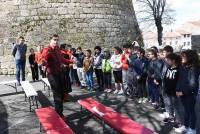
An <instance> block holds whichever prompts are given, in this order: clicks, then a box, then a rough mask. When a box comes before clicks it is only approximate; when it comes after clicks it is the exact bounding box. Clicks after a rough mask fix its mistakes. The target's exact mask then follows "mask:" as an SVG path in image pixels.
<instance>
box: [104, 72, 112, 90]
mask: <svg viewBox="0 0 200 134" xmlns="http://www.w3.org/2000/svg"><path fill="white" fill-rule="evenodd" d="M103 80H104V88H106V89H111V88H112V74H111V73H103Z"/></svg>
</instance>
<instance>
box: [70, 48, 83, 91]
mask: <svg viewBox="0 0 200 134" xmlns="http://www.w3.org/2000/svg"><path fill="white" fill-rule="evenodd" d="M71 53H72V56H71V60H72V61H73V64H72V65H71V76H72V83H73V84H76V86H77V87H79V86H80V85H81V83H80V81H79V78H78V74H77V54H76V49H75V48H71Z"/></svg>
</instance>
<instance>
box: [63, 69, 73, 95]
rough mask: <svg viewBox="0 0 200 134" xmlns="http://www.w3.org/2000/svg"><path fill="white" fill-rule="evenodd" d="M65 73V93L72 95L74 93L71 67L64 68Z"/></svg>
mask: <svg viewBox="0 0 200 134" xmlns="http://www.w3.org/2000/svg"><path fill="white" fill-rule="evenodd" d="M63 73H64V76H63V81H64V83H63V84H64V89H65V93H70V92H72V86H71V79H70V77H69V74H70V68H69V67H65V68H63Z"/></svg>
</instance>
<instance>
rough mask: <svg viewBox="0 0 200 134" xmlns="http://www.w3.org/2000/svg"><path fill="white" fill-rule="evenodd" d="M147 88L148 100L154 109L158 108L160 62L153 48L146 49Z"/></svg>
mask: <svg viewBox="0 0 200 134" xmlns="http://www.w3.org/2000/svg"><path fill="white" fill-rule="evenodd" d="M148 56H149V60H150V62H149V66H148V89H149V94H150V100H151V103H152V105H153V106H154V108H155V109H158V108H159V86H160V85H161V63H160V61H159V60H158V58H157V52H156V51H155V50H154V49H150V50H149V51H148Z"/></svg>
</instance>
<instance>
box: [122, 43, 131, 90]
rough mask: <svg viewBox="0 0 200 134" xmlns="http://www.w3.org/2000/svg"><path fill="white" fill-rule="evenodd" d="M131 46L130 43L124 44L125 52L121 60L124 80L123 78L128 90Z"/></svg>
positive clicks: (125, 87)
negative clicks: (129, 49)
mask: <svg viewBox="0 0 200 134" xmlns="http://www.w3.org/2000/svg"><path fill="white" fill-rule="evenodd" d="M129 46H130V45H129V44H128V43H127V44H125V45H123V54H122V59H121V62H122V80H123V87H124V90H127V88H128V68H129V65H128V58H129V56H130V54H129V51H128V48H129Z"/></svg>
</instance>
